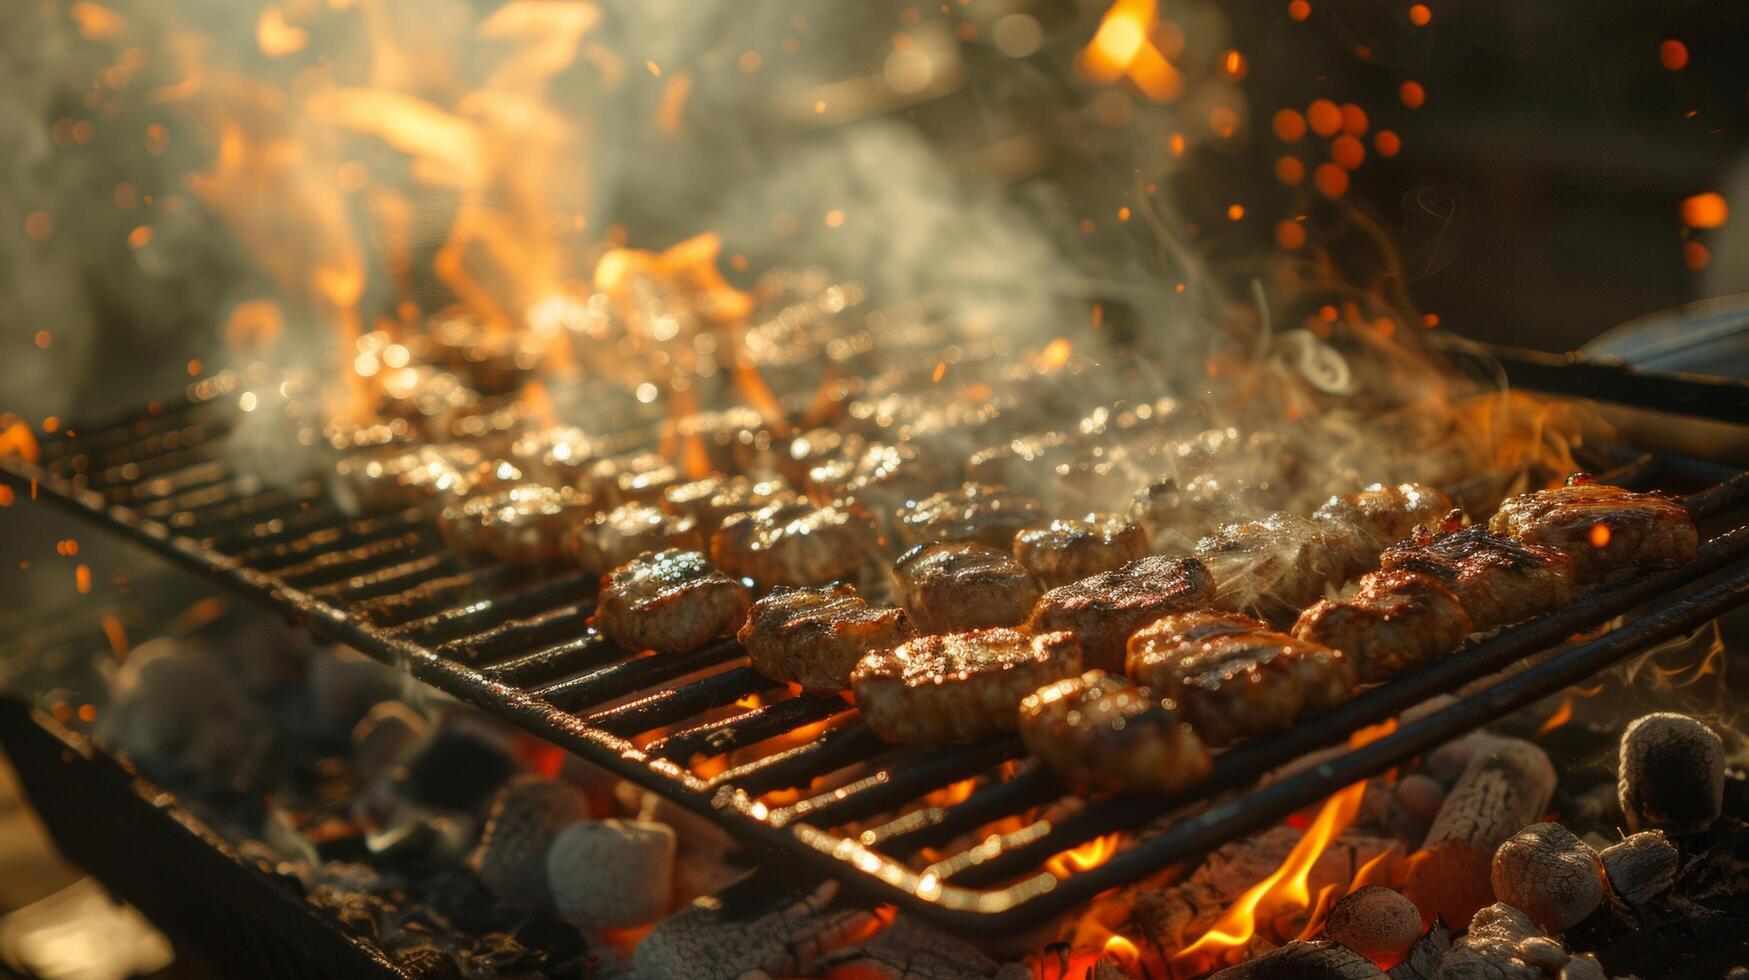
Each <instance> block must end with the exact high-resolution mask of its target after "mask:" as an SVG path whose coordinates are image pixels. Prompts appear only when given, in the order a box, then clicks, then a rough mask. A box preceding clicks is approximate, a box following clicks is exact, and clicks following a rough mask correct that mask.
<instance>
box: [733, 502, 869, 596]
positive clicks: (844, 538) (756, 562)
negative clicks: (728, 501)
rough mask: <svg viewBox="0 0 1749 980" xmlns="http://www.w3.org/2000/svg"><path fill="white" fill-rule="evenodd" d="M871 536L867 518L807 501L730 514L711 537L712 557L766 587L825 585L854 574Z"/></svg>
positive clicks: (735, 573)
mask: <svg viewBox="0 0 1749 980" xmlns="http://www.w3.org/2000/svg"><path fill="white" fill-rule="evenodd" d="M869 537H870V534H869V530H868V526H867V524H866V522H864V521H863V520H862V519H860V518H859V517H857V516H856V515H854V514H851V513H849V512H848V511H845V510H843V509H841V508H838V507H816V506H814V505H813V504H810V503H808V502H806V501H787V502H777V503H772V504H767V505H766V506H764V507H761V508H760V509H758V510H755V511H746V512H743V513H740V514H731V515H730V516H729V517H728V518H727V519H726V520H724V521H723V526H722V527H721V528H719V529H718V530H717V533H716V534H715V535H713V536H712V537H711V560H712V561H714V562H716V563H717V565H718V567H720V568H722V569H723V570H724V571H726V572H728V573H729V574H731V575H737V576H742V577H745V578H751V579H753V580H754V581H755V582H758V583H759V584H760V585H762V586H766V587H770V586H774V585H824V584H825V583H827V582H832V581H835V580H838V579H849V578H853V577H854V576H855V574H856V572H857V569H858V567H859V566H860V565H861V564H862V560H863V555H864V553H865V552H866V550H867V548H868V544H867V542H868V539H869Z"/></svg>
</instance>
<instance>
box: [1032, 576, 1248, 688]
mask: <svg viewBox="0 0 1749 980" xmlns="http://www.w3.org/2000/svg"><path fill="white" fill-rule="evenodd" d="M1214 594H1215V590H1214V578H1213V577H1212V576H1211V575H1210V574H1209V570H1208V568H1206V567H1205V566H1204V565H1203V564H1202V562H1199V561H1197V560H1195V559H1194V558H1167V557H1165V556H1163V555H1149V556H1147V557H1145V558H1138V559H1136V560H1135V561H1132V562H1129V563H1127V564H1125V565H1123V566H1121V567H1119V568H1115V569H1113V570H1111V571H1109V572H1101V573H1099V574H1098V575H1090V576H1088V577H1087V578H1084V579H1082V580H1080V581H1079V582H1073V583H1071V584H1069V585H1064V586H1059V587H1058V588H1055V589H1052V590H1051V591H1049V592H1047V593H1045V594H1044V595H1043V596H1042V597H1040V598H1039V601H1038V603H1037V604H1036V605H1035V606H1033V609H1032V615H1031V617H1029V618H1028V619H1027V627H1028V628H1029V629H1032V630H1034V631H1035V632H1041V633H1043V632H1049V631H1051V630H1068V631H1070V632H1072V633H1074V634H1075V636H1076V637H1077V638H1078V639H1079V640H1080V641H1081V649H1082V652H1083V654H1084V655H1085V656H1086V659H1087V663H1088V665H1089V666H1093V667H1100V668H1102V669H1109V670H1112V671H1117V670H1121V669H1122V668H1123V661H1124V654H1125V652H1126V648H1127V647H1128V645H1129V641H1130V637H1131V636H1132V635H1134V634H1135V632H1136V631H1137V630H1139V629H1141V628H1142V627H1144V626H1146V625H1148V624H1149V623H1151V622H1153V621H1154V620H1156V619H1159V618H1160V617H1161V616H1165V615H1167V614H1168V613H1175V612H1183V611H1185V610H1187V609H1196V608H1199V607H1203V606H1207V605H1209V603H1210V602H1211V601H1212V600H1213V599H1214Z"/></svg>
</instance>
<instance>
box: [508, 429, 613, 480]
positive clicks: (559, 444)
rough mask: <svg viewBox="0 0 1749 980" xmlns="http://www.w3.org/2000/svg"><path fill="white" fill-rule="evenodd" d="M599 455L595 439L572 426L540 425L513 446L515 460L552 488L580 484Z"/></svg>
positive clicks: (517, 440)
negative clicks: (597, 454)
mask: <svg viewBox="0 0 1749 980" xmlns="http://www.w3.org/2000/svg"><path fill="white" fill-rule="evenodd" d="M595 454H596V445H595V440H594V439H592V438H590V436H589V434H588V433H586V432H584V431H583V430H582V429H579V428H576V427H575V426H569V425H559V426H546V425H542V426H538V427H536V428H534V429H530V430H529V431H527V432H524V433H522V434H521V435H519V436H517V437H516V441H515V442H513V443H511V445H510V460H511V462H513V463H515V464H516V466H517V468H519V469H521V470H522V472H523V473H525V474H527V475H528V477H529V479H531V480H534V481H536V482H539V483H544V484H546V485H547V486H551V487H575V486H580V485H581V484H582V482H583V478H584V476H585V475H586V474H587V473H588V471H589V466H590V464H592V463H593V462H595Z"/></svg>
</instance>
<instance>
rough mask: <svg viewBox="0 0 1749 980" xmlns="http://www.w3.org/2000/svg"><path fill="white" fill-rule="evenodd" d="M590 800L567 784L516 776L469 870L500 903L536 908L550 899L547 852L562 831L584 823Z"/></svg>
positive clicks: (489, 818)
mask: <svg viewBox="0 0 1749 980" xmlns="http://www.w3.org/2000/svg"><path fill="white" fill-rule="evenodd" d="M588 815H589V801H588V800H587V799H585V798H584V796H583V792H582V791H581V790H579V789H577V788H576V787H575V786H572V785H570V784H569V783H562V782H559V781H557V780H553V779H547V778H545V777H542V776H518V777H516V778H515V779H512V780H511V781H510V782H509V783H507V784H506V785H505V786H504V788H503V789H500V790H499V791H498V796H497V798H496V799H494V800H493V801H492V810H491V813H490V814H489V815H488V816H487V818H486V829H485V830H484V831H483V832H482V833H481V835H480V846H479V847H478V848H476V849H475V851H474V854H473V856H472V857H471V858H470V859H469V865H470V866H471V867H472V868H473V869H474V872H475V873H476V874H478V875H479V876H480V882H481V884H483V885H485V886H486V890H487V891H489V892H491V893H492V895H493V897H495V898H497V899H498V900H499V901H501V902H503V903H505V904H506V905H510V906H512V907H515V908H523V909H538V908H542V907H544V906H546V905H547V904H548V902H549V901H550V899H551V893H550V892H549V891H548V888H547V870H546V862H547V850H548V849H549V848H550V847H551V846H552V843H553V838H554V837H556V836H558V833H559V831H561V830H563V829H564V828H566V827H568V826H570V825H571V824H573V823H576V822H577V821H579V820H582V819H584V818H586V817H587V816H588Z"/></svg>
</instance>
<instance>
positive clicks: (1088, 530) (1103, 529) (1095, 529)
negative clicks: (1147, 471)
mask: <svg viewBox="0 0 1749 980" xmlns="http://www.w3.org/2000/svg"><path fill="white" fill-rule="evenodd" d="M1147 553H1148V535H1147V532H1145V531H1143V530H1142V529H1141V526H1140V525H1137V524H1135V523H1133V522H1131V521H1129V520H1127V519H1125V518H1122V517H1116V516H1111V515H1106V514H1089V515H1087V516H1086V517H1085V518H1081V519H1079V520H1066V521H1063V520H1059V521H1052V522H1050V523H1049V524H1047V525H1045V526H1043V527H1032V528H1027V529H1025V530H1023V531H1021V532H1019V533H1018V534H1016V535H1015V536H1014V557H1015V559H1016V560H1017V561H1019V562H1020V563H1021V564H1022V565H1024V566H1026V570H1027V571H1029V572H1031V573H1032V577H1033V578H1036V579H1038V580H1039V583H1040V584H1042V585H1043V586H1044V587H1045V588H1047V589H1049V588H1056V587H1057V586H1059V585H1067V584H1069V583H1070V582H1074V581H1077V580H1079V579H1084V578H1086V577H1087V576H1089V575H1097V574H1099V573H1100V572H1107V571H1110V570H1112V569H1114V568H1117V567H1119V566H1121V565H1123V564H1124V563H1125V562H1131V561H1135V560H1136V559H1137V558H1141V557H1142V556H1144V555H1146V554H1147Z"/></svg>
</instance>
